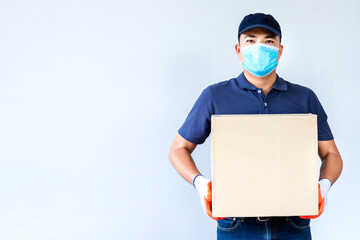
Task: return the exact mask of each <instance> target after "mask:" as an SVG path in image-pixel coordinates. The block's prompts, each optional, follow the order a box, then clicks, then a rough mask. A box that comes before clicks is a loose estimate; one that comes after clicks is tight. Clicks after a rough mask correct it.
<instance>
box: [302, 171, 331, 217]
mask: <svg viewBox="0 0 360 240" xmlns="http://www.w3.org/2000/svg"><path fill="white" fill-rule="evenodd" d="M330 188H331V182H330V180H329V179H327V178H323V179H321V180H320V181H319V184H318V189H319V213H318V214H317V215H310V216H300V218H303V219H308V218H311V219H314V218H317V217H319V216H320V215H321V214H322V213H323V212H324V210H325V207H326V204H327V193H328V192H329V190H330Z"/></svg>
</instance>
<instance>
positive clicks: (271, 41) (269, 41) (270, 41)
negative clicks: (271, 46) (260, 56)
mask: <svg viewBox="0 0 360 240" xmlns="http://www.w3.org/2000/svg"><path fill="white" fill-rule="evenodd" d="M266 42H268V43H274V41H273V40H267V41H266Z"/></svg>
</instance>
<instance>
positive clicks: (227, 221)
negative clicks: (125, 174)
mask: <svg viewBox="0 0 360 240" xmlns="http://www.w3.org/2000/svg"><path fill="white" fill-rule="evenodd" d="M281 37H282V35H281V29H280V25H279V23H278V22H277V21H276V20H275V19H274V18H273V16H271V15H270V14H263V13H256V14H249V15H247V16H246V17H245V18H244V19H243V20H242V22H241V23H240V26H239V29H238V43H236V44H235V51H236V54H237V56H238V57H239V59H240V61H241V63H242V66H243V70H244V71H243V72H242V73H241V74H240V75H239V76H238V77H236V78H232V79H230V80H226V81H222V82H219V83H216V84H212V85H210V86H208V87H207V88H205V89H204V90H203V91H202V93H201V95H200V97H199V98H198V99H197V101H196V102H195V104H194V106H193V108H192V109H191V111H190V113H189V115H188V116H187V118H186V120H185V122H184V123H183V125H182V126H181V128H180V129H179V130H178V134H177V136H176V138H175V140H174V142H173V144H172V146H171V149H170V152H169V159H170V162H171V164H172V165H173V166H174V167H175V169H176V170H177V171H178V172H179V174H180V175H181V176H182V177H183V178H184V179H185V180H186V181H187V182H189V183H190V184H192V185H193V186H194V187H195V188H196V189H197V190H198V192H199V196H200V200H201V205H202V206H203V208H204V211H205V212H206V213H207V214H208V215H209V216H210V217H212V218H213V219H215V220H217V226H218V227H217V236H218V239H253V240H254V239H275V236H276V239H311V232H310V218H316V217H318V216H320V215H321V214H322V212H323V211H324V207H325V206H326V202H327V200H326V196H327V192H328V191H329V189H330V187H331V186H332V185H333V184H334V183H335V181H336V180H337V179H338V177H339V176H340V173H341V171H342V159H341V156H340V153H339V151H338V149H337V147H336V144H335V142H334V137H333V134H332V132H331V130H330V127H329V124H328V122H327V115H326V113H325V111H324V109H323V107H322V105H321V103H320V101H319V99H318V98H317V96H316V94H315V93H314V92H313V91H312V90H311V89H309V88H307V87H304V86H301V85H299V84H294V83H291V82H289V81H286V80H284V79H282V78H281V77H279V76H278V75H277V73H276V67H277V64H278V62H279V60H280V57H281V55H282V52H283V45H281ZM282 113H313V114H317V116H318V150H319V151H318V152H319V157H320V158H321V160H322V164H321V168H320V178H319V214H318V215H315V216H289V217H266V218H263V217H261V216H259V217H257V218H248V217H241V216H239V217H235V218H233V217H231V218H230V217H229V218H215V217H213V216H212V212H211V182H210V180H208V179H206V178H205V177H204V176H202V175H201V174H200V172H199V170H198V169H197V167H196V165H195V163H194V161H193V159H192V156H191V153H192V152H193V151H194V149H195V148H196V146H197V144H202V143H203V142H204V141H205V140H206V138H207V137H208V136H209V134H210V129H211V127H210V126H211V115H212V114H282Z"/></svg>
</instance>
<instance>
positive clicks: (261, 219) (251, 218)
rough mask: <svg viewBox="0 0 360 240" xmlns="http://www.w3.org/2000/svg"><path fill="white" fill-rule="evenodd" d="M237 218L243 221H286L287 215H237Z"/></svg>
mask: <svg viewBox="0 0 360 240" xmlns="http://www.w3.org/2000/svg"><path fill="white" fill-rule="evenodd" d="M239 219H240V220H241V221H242V222H244V221H246V220H252V221H255V220H256V221H260V222H266V221H270V220H285V221H288V220H289V217H288V216H284V217H239ZM233 220H236V218H235V217H234V218H233Z"/></svg>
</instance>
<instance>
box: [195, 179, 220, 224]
mask: <svg viewBox="0 0 360 240" xmlns="http://www.w3.org/2000/svg"><path fill="white" fill-rule="evenodd" d="M194 187H195V188H196V189H197V190H198V192H199V196H200V202H201V206H202V207H203V209H204V211H205V213H206V214H207V215H208V216H209V217H211V218H212V219H214V220H216V221H217V220H219V219H225V218H223V217H213V216H212V191H211V181H210V180H209V179H206V178H204V177H203V176H201V175H200V176H197V177H196V178H195V180H194Z"/></svg>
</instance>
